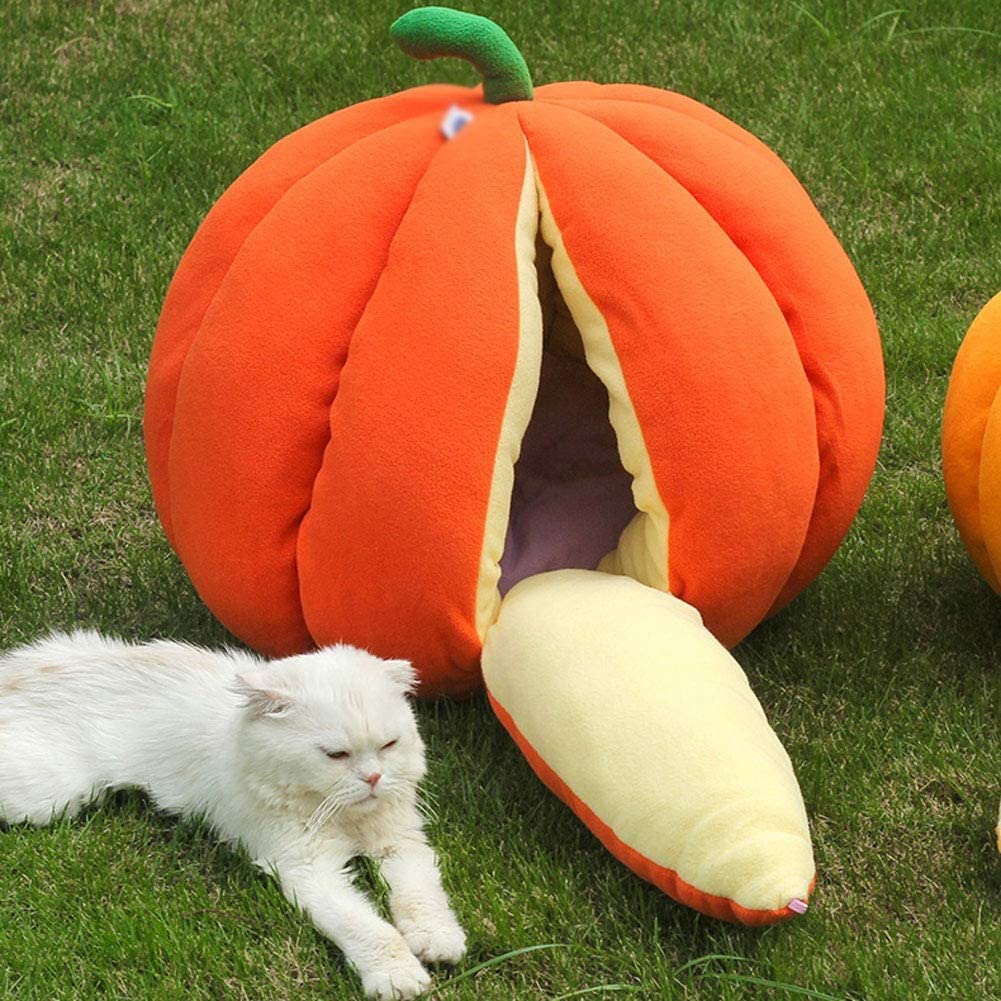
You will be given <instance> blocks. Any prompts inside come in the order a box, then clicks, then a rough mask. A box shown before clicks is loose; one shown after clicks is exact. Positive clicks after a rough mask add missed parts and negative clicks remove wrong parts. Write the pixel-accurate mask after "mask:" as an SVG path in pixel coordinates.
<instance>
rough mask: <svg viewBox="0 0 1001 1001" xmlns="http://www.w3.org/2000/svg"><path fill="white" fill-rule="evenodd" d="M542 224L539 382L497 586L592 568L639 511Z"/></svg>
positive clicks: (538, 256)
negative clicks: (539, 575) (554, 572)
mask: <svg viewBox="0 0 1001 1001" xmlns="http://www.w3.org/2000/svg"><path fill="white" fill-rule="evenodd" d="M552 258H553V251H552V248H551V247H550V246H549V245H548V244H547V243H546V242H545V240H544V239H543V236H542V233H541V231H540V233H539V234H537V237H536V257H535V267H536V273H537V279H538V296H539V302H540V305H541V307H542V322H543V340H542V363H541V368H540V373H539V389H538V394H537V396H536V399H535V405H534V408H533V410H532V416H531V420H530V421H529V424H528V428H527V431H526V433H525V436H524V438H523V439H522V442H521V455H520V458H519V459H518V462H517V463H516V464H515V467H514V485H513V490H512V494H511V511H510V517H509V520H508V525H507V535H506V538H505V542H504V552H503V556H502V557H501V579H500V582H499V585H498V586H499V589H500V592H501V594H506V593H507V591H508V590H510V588H511V587H513V586H514V585H515V584H517V583H518V581H520V580H522V579H523V578H525V577H528V576H530V575H531V574H536V573H542V572H544V571H547V570H562V569H567V568H582V569H594V568H595V567H597V566H598V564H599V562H601V559H602V557H603V556H604V555H605V554H606V553H608V552H609V551H610V550H613V549H614V548H615V547H616V545H617V544H618V541H619V536H620V535H621V533H622V532H623V530H624V529H625V528H626V526H627V525H628V524H629V522H630V521H631V520H632V519H633V517H634V516H635V515H636V505H635V504H634V502H633V493H632V476H631V475H630V474H629V472H628V471H627V470H626V469H625V468H624V467H623V465H622V461H621V459H620V457H619V447H618V443H617V440H616V434H615V430H614V429H613V427H612V424H611V423H610V421H609V397H608V391H607V389H606V388H605V386H604V384H603V383H602V381H601V379H600V378H599V377H598V376H597V375H596V374H595V372H594V371H593V370H592V369H591V367H590V366H589V365H588V362H587V360H586V358H585V351H584V342H583V340H582V337H581V333H580V330H579V329H578V327H577V325H576V323H575V322H574V319H573V317H572V315H571V312H570V310H569V308H568V307H567V304H566V301H565V300H564V298H563V294H562V292H561V290H560V286H559V285H558V283H557V278H556V276H555V275H554V273H553V264H552Z"/></svg>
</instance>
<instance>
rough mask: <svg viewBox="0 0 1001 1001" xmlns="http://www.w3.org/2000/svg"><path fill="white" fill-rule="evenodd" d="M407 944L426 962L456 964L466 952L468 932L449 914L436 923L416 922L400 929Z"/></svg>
mask: <svg viewBox="0 0 1001 1001" xmlns="http://www.w3.org/2000/svg"><path fill="white" fill-rule="evenodd" d="M400 932H401V933H402V935H403V937H404V938H405V939H406V941H407V945H409V946H410V948H411V950H413V953H414V955H415V956H417V957H418V959H421V960H423V961H424V962H425V963H448V964H449V966H454V965H455V964H456V963H458V962H459V960H460V959H462V957H463V956H464V955H465V954H466V933H465V932H464V931H463V930H462V928H460V927H459V923H458V922H457V921H456V920H455V919H454V918H452V917H451V916H449V919H448V920H444V921H439V922H437V923H436V924H430V923H428V924H417V923H416V922H415V923H413V924H411V925H409V926H404V927H403V928H401V929H400Z"/></svg>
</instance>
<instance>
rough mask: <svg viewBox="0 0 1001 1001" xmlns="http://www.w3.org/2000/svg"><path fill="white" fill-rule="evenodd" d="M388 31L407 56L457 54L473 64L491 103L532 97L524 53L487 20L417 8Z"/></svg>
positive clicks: (446, 10) (445, 10) (439, 9)
mask: <svg viewBox="0 0 1001 1001" xmlns="http://www.w3.org/2000/svg"><path fill="white" fill-rule="evenodd" d="M389 30H390V32H391V34H392V36H393V38H394V39H396V44H397V45H399V46H400V48H401V49H403V51H404V52H406V54H407V55H408V56H414V57H415V58H417V59H438V58H439V57H441V56H458V57H459V58H460V59H466V60H468V61H469V62H471V63H472V64H473V66H475V67H476V69H477V71H478V72H479V73H480V75H481V76H482V77H483V97H484V99H485V100H486V101H487V102H488V103H490V104H503V103H504V102H505V101H530V100H531V99H532V93H533V91H532V77H531V74H529V72H528V66H527V65H526V63H525V60H524V58H523V57H522V54H521V53H520V52H519V51H518V47H517V46H516V45H515V44H514V42H512V41H511V39H510V38H508V36H507V34H506V33H505V31H504V29H503V28H501V27H500V26H499V25H496V24H494V22H493V21H491V20H490V19H489V18H486V17H480V16H479V15H478V14H467V13H466V12H465V11H461V10H453V9H452V8H451V7H418V8H417V9H416V10H411V11H408V12H407V13H406V14H404V15H403V16H402V17H400V18H397V20H395V21H394V22H393V24H392V26H391V27H390V29H389Z"/></svg>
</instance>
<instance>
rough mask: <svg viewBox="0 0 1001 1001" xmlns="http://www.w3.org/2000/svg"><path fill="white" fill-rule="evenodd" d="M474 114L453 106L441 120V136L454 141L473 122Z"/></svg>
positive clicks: (455, 105)
mask: <svg viewBox="0 0 1001 1001" xmlns="http://www.w3.org/2000/svg"><path fill="white" fill-rule="evenodd" d="M472 120H473V113H472V112H471V111H467V110H466V109H465V108H460V107H459V105H457V104H453V105H452V106H451V107H450V108H449V109H448V111H446V112H445V116H444V118H442V120H441V125H440V126H439V128H441V134H442V135H443V136H444V137H445V138H446V139H454V138H455V137H456V136H457V135H458V134H459V133H460V132H461V131H462V130H463V129H464V128H465V127H466V126H467V125H468V124H469V123H470V122H471V121H472Z"/></svg>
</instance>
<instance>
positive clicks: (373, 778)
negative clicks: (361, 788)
mask: <svg viewBox="0 0 1001 1001" xmlns="http://www.w3.org/2000/svg"><path fill="white" fill-rule="evenodd" d="M381 778H382V772H372V774H371V775H366V776H365V781H366V782H367V783H368V784H369V785H370V786H371V787H372V788H373V789H374V788H375V784H376V782H378V781H379V779H381Z"/></svg>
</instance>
